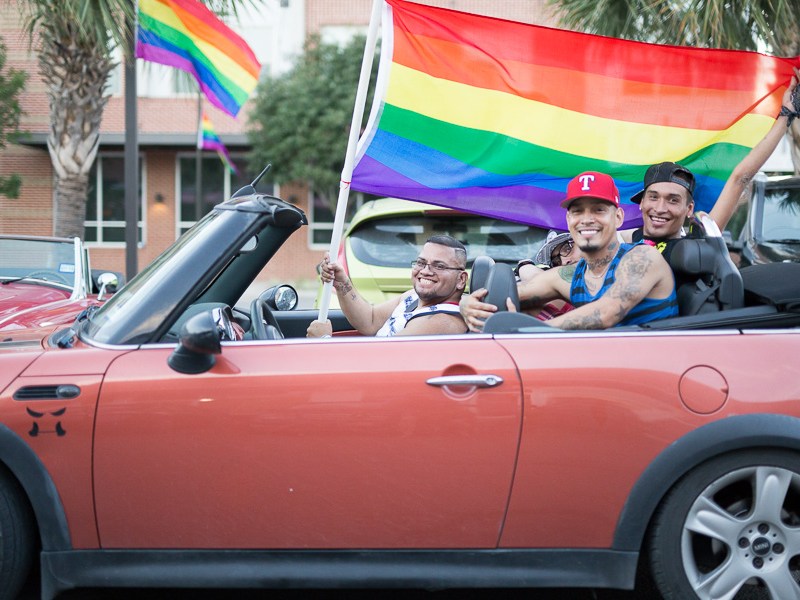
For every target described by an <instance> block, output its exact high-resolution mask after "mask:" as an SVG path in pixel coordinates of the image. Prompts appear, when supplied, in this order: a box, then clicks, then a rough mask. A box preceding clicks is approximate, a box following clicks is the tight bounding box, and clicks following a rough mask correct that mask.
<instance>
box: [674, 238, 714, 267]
mask: <svg viewBox="0 0 800 600" xmlns="http://www.w3.org/2000/svg"><path fill="white" fill-rule="evenodd" d="M716 262H717V253H716V252H715V250H714V248H712V247H711V246H709V245H708V244H707V243H706V241H705V240H702V239H690V238H684V239H682V240H680V242H678V243H677V244H675V248H673V249H672V254H671V255H670V258H669V263H670V265H669V266H670V267H671V268H672V270H673V271H677V272H680V273H686V274H689V275H701V274H703V273H713V272H714V270H715V265H716Z"/></svg>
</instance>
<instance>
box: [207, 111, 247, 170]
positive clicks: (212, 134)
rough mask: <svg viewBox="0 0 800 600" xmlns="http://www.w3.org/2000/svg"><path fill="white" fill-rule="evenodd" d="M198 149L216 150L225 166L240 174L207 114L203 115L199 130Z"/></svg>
mask: <svg viewBox="0 0 800 600" xmlns="http://www.w3.org/2000/svg"><path fill="white" fill-rule="evenodd" d="M197 148H198V149H199V150H215V151H216V152H217V154H218V155H219V158H220V160H221V161H222V162H223V163H224V164H225V166H226V167H228V169H230V171H231V172H232V173H236V174H237V175H238V174H239V170H238V169H237V168H236V165H234V164H233V160H231V155H230V154H228V149H227V148H226V147H225V144H223V143H222V141H221V140H220V139H219V136H218V135H217V132H216V131H214V124H213V123H212V122H211V119H209V118H208V115H206V113H203V118H202V119H201V121H200V127H199V129H198V130H197Z"/></svg>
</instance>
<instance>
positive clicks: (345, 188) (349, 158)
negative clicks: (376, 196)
mask: <svg viewBox="0 0 800 600" xmlns="http://www.w3.org/2000/svg"><path fill="white" fill-rule="evenodd" d="M382 8H383V0H372V14H371V15H370V18H369V29H368V30H367V41H366V43H365V44H364V57H363V59H362V61H361V74H360V76H359V79H358V90H357V91H356V102H355V105H354V106H353V120H352V121H351V122H350V136H349V138H348V140H347V150H346V152H345V158H344V167H343V168H342V177H341V180H340V181H339V198H338V200H337V201H336V214H335V216H334V219H333V232H332V233H331V245H330V247H329V250H328V252H329V253H330V257H331V261H335V260H336V257H337V254H338V252H339V244H340V243H341V241H342V231H343V230H344V218H345V215H346V214H347V201H348V199H349V197H350V181H351V179H352V178H353V165H354V163H355V155H356V147H357V145H358V138H359V135H360V133H361V123H362V121H363V119H364V106H365V105H366V103H367V90H368V88H369V80H370V74H371V72H372V62H373V59H374V57H375V45H376V42H377V38H378V28H379V27H380V24H381V9H382ZM332 289H333V284H332V283H330V282H329V283H325V284H323V286H322V298H321V299H320V305H319V316H318V317H317V318H318V319H319V320H320V321H325V320H326V319H327V318H328V309H329V307H330V304H331V291H332Z"/></svg>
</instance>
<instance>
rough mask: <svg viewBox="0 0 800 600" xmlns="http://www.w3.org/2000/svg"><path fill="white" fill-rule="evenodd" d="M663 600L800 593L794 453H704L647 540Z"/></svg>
mask: <svg viewBox="0 0 800 600" xmlns="http://www.w3.org/2000/svg"><path fill="white" fill-rule="evenodd" d="M648 549H649V556H650V561H651V565H650V566H651V569H652V575H653V578H654V580H655V582H656V584H657V586H658V588H659V590H660V592H661V594H662V595H663V597H664V599H665V600H689V599H691V598H699V599H701V600H708V599H711V598H726V599H733V598H744V597H747V598H754V597H755V598H769V599H771V600H786V599H789V598H800V583H798V582H800V455H798V454H797V453H793V452H790V451H782V450H766V449H759V450H749V451H741V452H736V453H731V454H727V455H723V456H721V457H718V458H715V459H712V460H709V461H708V462H705V463H703V464H702V465H700V466H698V467H697V468H695V469H694V470H692V471H690V472H689V473H688V474H687V475H686V476H684V477H683V478H682V479H681V480H680V481H679V482H678V483H677V484H676V485H675V487H674V488H673V489H672V490H671V491H670V492H669V494H668V495H667V496H666V498H665V499H664V501H663V502H662V504H661V506H660V508H659V510H658V511H657V513H656V517H655V519H654V522H653V528H652V533H651V535H650V539H649V548H648Z"/></svg>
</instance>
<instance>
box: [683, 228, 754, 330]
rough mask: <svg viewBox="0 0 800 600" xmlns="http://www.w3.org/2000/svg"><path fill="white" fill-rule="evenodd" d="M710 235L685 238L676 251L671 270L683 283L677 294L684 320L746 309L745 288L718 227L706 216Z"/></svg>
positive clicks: (706, 229) (706, 230)
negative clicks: (743, 307) (687, 317)
mask: <svg viewBox="0 0 800 600" xmlns="http://www.w3.org/2000/svg"><path fill="white" fill-rule="evenodd" d="M701 223H702V225H703V228H704V229H705V232H706V235H705V237H703V238H683V239H681V240H680V241H679V242H678V243H676V244H675V247H674V248H673V250H672V254H671V255H670V261H669V262H670V265H669V266H670V267H671V268H672V270H673V272H674V273H675V275H676V280H677V281H679V282H685V283H681V284H680V285H679V286H678V289H677V290H676V294H677V296H678V311H679V313H680V315H681V316H686V315H699V314H705V313H711V312H718V311H721V310H728V309H733V308H741V307H742V306H744V285H743V283H742V276H741V274H740V273H739V269H737V268H736V265H734V264H733V261H732V260H731V258H730V255H729V254H728V248H727V246H726V245H725V240H724V239H723V238H722V235H721V234H720V233H719V228H718V227H717V225H716V223H714V222H713V221H711V219H710V218H708V217H706V216H705V215H704V216H703V220H702V221H701Z"/></svg>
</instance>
